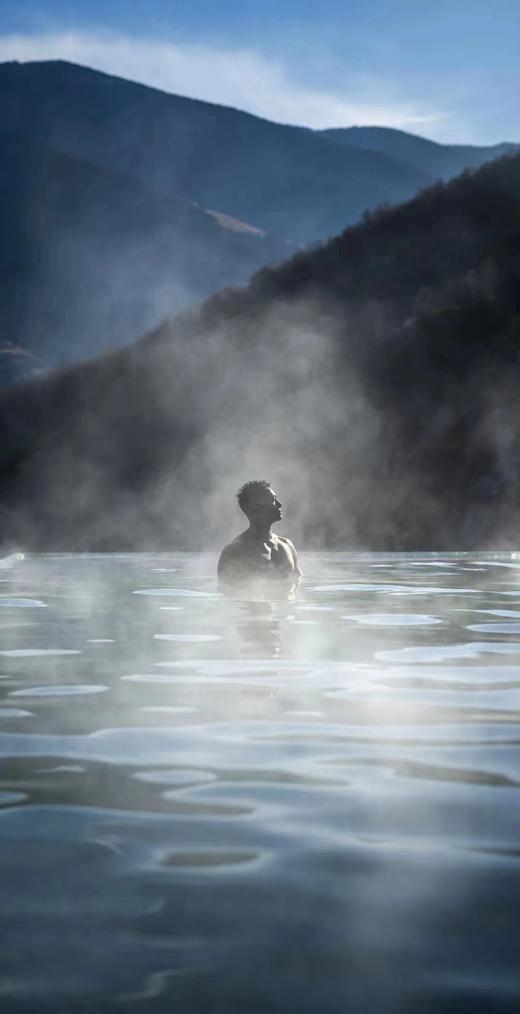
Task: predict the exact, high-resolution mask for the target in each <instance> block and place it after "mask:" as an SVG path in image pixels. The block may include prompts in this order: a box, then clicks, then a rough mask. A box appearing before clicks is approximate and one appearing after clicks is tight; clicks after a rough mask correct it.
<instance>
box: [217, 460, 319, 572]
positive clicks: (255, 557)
mask: <svg viewBox="0 0 520 1014" xmlns="http://www.w3.org/2000/svg"><path fill="white" fill-rule="evenodd" d="M237 500H238V504H239V507H240V508H241V510H243V512H244V514H245V515H246V518H247V519H248V521H249V528H247V529H246V531H245V532H242V533H241V534H240V535H237V537H236V539H233V542H230V543H229V545H228V546H226V547H225V549H223V550H222V553H221V555H220V560H219V562H218V576H219V578H220V579H221V580H222V581H224V582H236V581H249V580H251V579H256V578H260V579H264V578H268V579H269V578H272V577H273V578H278V579H282V580H285V581H288V582H291V583H292V584H294V583H295V582H297V581H299V580H300V578H301V577H302V572H301V570H300V568H299V566H298V559H297V556H296V550H295V548H294V546H293V544H292V542H291V541H290V539H286V538H285V537H282V536H281V535H273V533H272V532H271V525H274V524H275V523H276V522H277V521H281V519H282V505H281V503H280V501H279V499H278V497H277V496H276V493H275V492H274V491H273V489H272V488H271V485H270V483H269V482H266V480H265V479H262V480H258V481H254V482H246V484H245V486H242V489H240V490H239V491H238V493H237Z"/></svg>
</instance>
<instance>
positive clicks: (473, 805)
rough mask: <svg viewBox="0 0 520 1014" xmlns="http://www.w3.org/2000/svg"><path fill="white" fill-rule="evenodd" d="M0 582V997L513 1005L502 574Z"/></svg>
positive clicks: (444, 563)
mask: <svg viewBox="0 0 520 1014" xmlns="http://www.w3.org/2000/svg"><path fill="white" fill-rule="evenodd" d="M301 563H302V569H303V571H304V573H305V581H304V584H303V586H302V588H301V590H300V592H299V594H298V595H297V597H296V598H295V600H294V601H289V600H284V599H283V598H278V599H277V600H276V601H275V600H256V601H252V600H241V599H236V600H234V599H228V598H224V597H222V595H221V594H220V593H219V590H218V587H217V583H216V580H215V565H216V559H215V557H214V556H213V555H210V554H193V553H176V554H170V555H167V554H162V555H146V554H134V555H131V554H128V555H119V556H115V555H112V556H109V555H106V556H102V555H99V556H92V555H91V556H47V557H35V558H32V559H31V558H28V559H25V560H14V559H13V560H11V561H9V565H8V566H5V567H3V568H1V569H0V695H1V699H0V731H1V733H2V735H1V738H0V807H1V809H0V856H1V860H2V862H1V864H0V871H1V873H0V875H1V877H2V884H1V896H2V906H1V911H0V927H1V932H2V938H3V940H4V944H3V947H2V955H1V957H0V965H1V966H2V975H3V979H2V1009H3V1010H5V1011H6V1012H9V1014H10V1012H13V1014H14V1012H18V1011H20V1012H22V1011H27V1010H31V1011H32V1010H38V1011H45V1010H47V1009H48V1010H53V1011H56V1010H66V1011H67V1012H69V1011H71V1012H75V1011H87V1010H89V1011H90V1010H92V1009H96V1010H99V1011H102V1012H107V1014H108V1012H115V1011H119V1010H124V1009H128V1010H132V1011H134V1010H135V1011H139V1012H143V1014H144V1012H145V1011H146V1012H148V1011H158V1012H161V1014H162V1012H163V1011H164V1012H166V1011H171V1010H173V1009H175V1010H177V1011H180V1012H186V1014H188V1012H190V1014H191V1012H192V1011H194V1010H207V1011H209V1012H217V1011H222V1010H226V1011H231V1012H235V1011H236V1012H239V1011H243V1010H245V1009H251V1010H253V1011H258V1012H260V1011H262V1012H263V1011H265V1010H274V1011H280V1012H282V1011H288V1010H295V1011H296V1010H297V1011H302V1012H309V1014H318V1012H320V1014H321V1012H323V1011H326V1012H331V1014H332V1012H334V1014H336V1012H338V1014H340V1012H341V1014H343V1012H344V1011H345V1010H352V1011H354V1012H356V1014H357V1012H360V1014H361V1012H364V1011H367V1010H374V1011H382V1012H387V1011H388V1012H392V1014H393V1012H395V1014H397V1012H399V1014H402V1012H407V1011H410V1012H411V1011H418V1010H419V1011H421V1012H432V1014H433V1012H435V1014H438V1012H443V1014H444V1012H448V1011H450V1012H451V1011H471V1012H474V1011H476V1012H479V1014H480V1012H482V1014H484V1012H486V1014H487V1012H488V1011H489V1010H491V1009H492V1010H493V1011H498V1012H506V1011H507V1012H509V1011H513V1010H516V1009H517V1006H518V1002H519V999H520V998H519V985H518V977H517V942H516V923H517V906H516V897H517V896H518V887H519V873H518V832H519V816H518V812H519V811H518V801H517V795H518V785H519V784H520V763H519V757H518V722H519V716H520V708H519V702H520V698H519V690H520V678H519V673H520V667H519V666H520V639H519V635H520V563H519V562H518V560H517V558H516V556H515V554H505V553H502V554H490V553H487V554H486V553H484V554H462V553H461V554H446V555H442V556H440V555H434V554H415V555H413V554H408V555H403V554H401V555H392V554H386V555H385V554H379V555H378V554H329V553H321V554H314V555H313V554H303V556H302V560H301Z"/></svg>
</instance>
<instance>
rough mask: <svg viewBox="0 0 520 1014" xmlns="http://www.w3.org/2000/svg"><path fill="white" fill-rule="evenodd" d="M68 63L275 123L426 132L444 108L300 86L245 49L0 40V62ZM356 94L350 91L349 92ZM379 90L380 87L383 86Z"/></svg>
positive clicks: (69, 36)
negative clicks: (374, 127) (368, 127)
mask: <svg viewBox="0 0 520 1014" xmlns="http://www.w3.org/2000/svg"><path fill="white" fill-rule="evenodd" d="M57 59H61V60H69V61H71V62H72V63H79V64H82V65H83V66H87V67H93V68H94V69H96V70H101V71H105V72H107V73H109V74H114V75H116V76H118V77H122V78H126V79H129V80H132V81H138V82H140V83H142V84H146V85H150V86H152V87H154V88H159V89H162V90H163V91H166V92H172V93H176V94H181V95H187V96H190V97H192V98H198V99H203V100H206V101H208V102H215V103H219V104H222V105H226V106H233V107H235V108H239V109H244V110H246V111H247V112H250V113H254V114H256V115H257V116H262V117H265V118H266V119H269V120H274V121H277V122H279V123H291V124H294V125H296V126H306V127H313V128H315V129H323V128H326V127H338V126H350V125H351V124H363V125H365V124H377V125H379V126H387V127H397V128H399V129H403V130H411V131H414V130H415V131H417V130H418V131H419V132H421V133H422V132H423V128H425V127H426V128H428V127H429V126H433V125H435V124H440V123H442V122H443V121H444V120H445V119H446V113H444V112H441V111H432V110H431V109H427V108H420V107H419V106H418V105H415V104H414V103H413V102H405V101H403V102H400V101H389V102H385V101H384V100H382V101H374V100H373V93H374V84H373V83H372V86H371V89H370V92H371V94H370V95H368V94H365V95H363V94H355V95H352V96H349V97H345V96H344V95H342V94H335V93H334V92H330V91H323V90H320V89H313V88H309V87H305V86H300V85H298V84H297V83H295V82H294V81H291V78H290V75H289V74H288V72H287V70H286V69H285V67H284V66H283V65H282V64H281V63H278V62H275V61H274V60H270V59H267V58H266V57H264V56H262V55H260V54H258V53H255V52H253V51H251V50H245V49H228V50H226V49H222V48H217V47H211V46H207V45H205V46H196V45H186V44H176V43H172V42H163V41H161V40H156V39H135V38H131V37H130V36H125V35H108V34H104V33H100V32H98V33H93V32H77V31H68V32H48V33H45V34H40V35H21V34H18V35H5V36H3V37H0V62H5V61H8V60H20V61H22V62H24V61H31V60H57ZM352 90H353V91H354V90H355V89H352ZM381 91H384V87H383V86H381Z"/></svg>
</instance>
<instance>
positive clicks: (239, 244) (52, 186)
mask: <svg viewBox="0 0 520 1014" xmlns="http://www.w3.org/2000/svg"><path fill="white" fill-rule="evenodd" d="M0 153H1V154H0V195H1V198H0V199H1V207H2V229H1V230H0V320H1V333H0V339H1V340H2V341H3V342H10V343H12V344H14V345H15V346H22V347H23V348H25V349H27V350H29V351H32V352H33V353H34V354H36V355H37V356H39V357H41V358H43V360H44V361H45V362H47V363H57V362H63V361H64V360H67V359H74V358H75V359H78V358H80V357H85V356H86V355H92V354H93V353H94V352H97V351H101V350H103V349H107V348H109V347H110V346H111V345H115V344H121V343H123V342H128V341H130V340H132V339H134V338H136V337H137V336H138V335H140V334H142V333H143V332H144V331H145V330H147V329H149V328H150V327H151V326H153V325H155V324H157V323H158V321H159V320H161V319H162V318H163V317H164V316H165V315H167V314H168V313H169V312H171V311H172V310H173V309H174V308H177V309H178V308H180V307H182V306H184V305H186V303H187V302H193V301H196V300H197V299H200V298H201V297H203V296H206V295H208V294H209V293H210V292H212V291H215V290H217V289H219V288H222V286H224V285H229V284H230V283H235V284H237V283H239V282H241V281H246V280H247V279H248V278H249V276H250V275H251V274H252V272H253V271H254V270H256V269H257V268H258V267H259V266H261V265H262V264H265V263H266V262H268V261H271V262H273V261H275V260H277V259H278V260H280V259H281V257H282V252H283V251H284V250H287V247H286V246H284V245H283V244H276V243H275V242H274V241H270V240H269V239H268V238H266V237H264V236H262V235H261V234H258V233H255V231H254V230H253V229H249V228H248V227H246V226H242V227H241V226H240V225H239V223H235V222H233V221H226V222H224V223H223V222H222V221H221V220H218V218H216V217H215V216H214V215H210V214H208V213H207V212H205V211H204V210H203V209H202V208H198V207H196V206H195V205H193V204H190V203H188V202H187V201H184V200H181V199H179V198H173V197H169V198H165V197H158V196H156V195H154V194H153V193H151V192H149V191H147V190H146V189H145V188H144V187H143V186H142V185H141V184H140V183H138V182H136V181H135V180H134V179H132V177H128V176H124V175H122V174H121V173H115V172H113V171H110V170H106V169H100V168H97V167H96V166H93V165H90V164H87V163H85V162H81V161H79V160H78V159H74V158H71V157H70V156H67V155H63V154H62V153H60V152H56V151H53V150H52V148H50V147H49V146H48V145H44V144H42V143H40V142H35V141H33V140H28V139H27V138H20V137H17V136H13V135H12V134H11V135H8V134H3V135H0ZM7 348H9V347H7ZM13 356H14V353H13V354H10V355H8V354H7V352H6V354H5V357H4V358H3V359H0V370H1V369H2V365H1V364H3V367H4V379H10V376H11V374H12V367H13V364H14V365H16V367H17V369H18V370H20V369H22V368H23V366H24V361H22V360H21V359H20V357H19V356H18V357H15V359H16V362H15V360H14V359H13ZM25 362H26V363H27V366H28V368H29V369H32V362H31V359H30V358H29V359H26V360H25ZM0 377H1V374H0Z"/></svg>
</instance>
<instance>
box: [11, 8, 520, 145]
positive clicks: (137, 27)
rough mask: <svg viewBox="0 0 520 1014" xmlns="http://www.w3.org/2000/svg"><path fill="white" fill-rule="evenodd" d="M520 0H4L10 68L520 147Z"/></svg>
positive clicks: (319, 119)
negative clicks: (56, 69)
mask: <svg viewBox="0 0 520 1014" xmlns="http://www.w3.org/2000/svg"><path fill="white" fill-rule="evenodd" d="M519 52H520V0H364V2H362V0H343V2H340V0H323V2H322V3H321V5H318V3H317V0H312V2H311V0H285V2H284V3H283V4H282V3H281V2H280V0H278V2H275V0H220V2H219V0H107V2H105V3H103V2H101V0H40V2H39V3H37V2H35V0H1V7H0V61H2V60H7V59H55V58H58V57H62V58H64V59H69V60H73V61H76V62H78V63H83V64H86V65H88V66H93V67H98V68H99V69H102V70H106V71H109V72H111V73H114V74H118V75H120V76H122V77H127V78H130V79H133V80H137V81H142V82H144V83H146V84H150V85H154V86H156V87H159V88H163V89H164V90H166V91H172V92H178V93H180V94H184V95H190V96H193V97H195V98H204V99H209V100H211V101H215V102H222V103H223V104H226V105H234V106H237V107H238V108H241V109H247V110H249V111H250V112H254V113H257V114H258V115H261V116H266V117H268V118H270V119H274V120H278V121H281V122H291V123H299V124H305V125H307V126H312V127H328V126H346V125H350V124H352V123H379V124H384V125H387V126H395V127H400V128H402V129H406V130H410V131H412V132H415V133H418V134H423V135H424V136H427V137H432V138H434V139H436V140H440V141H458V142H469V143H476V144H479V143H480V144H490V143H493V142H496V141H500V140H511V141H520V115H519V112H518V109H519V93H520V60H519V59H518V53H519Z"/></svg>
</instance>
